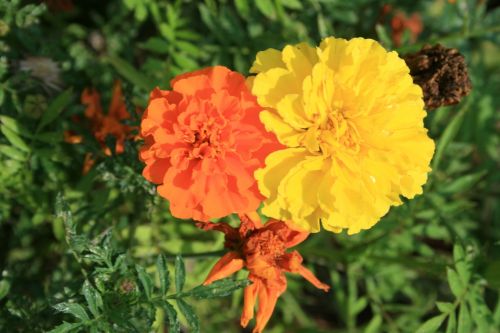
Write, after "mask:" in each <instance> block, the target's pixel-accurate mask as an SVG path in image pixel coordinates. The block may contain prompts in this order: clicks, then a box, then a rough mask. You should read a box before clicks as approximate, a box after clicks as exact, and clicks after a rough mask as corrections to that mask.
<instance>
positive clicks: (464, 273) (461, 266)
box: [453, 244, 472, 285]
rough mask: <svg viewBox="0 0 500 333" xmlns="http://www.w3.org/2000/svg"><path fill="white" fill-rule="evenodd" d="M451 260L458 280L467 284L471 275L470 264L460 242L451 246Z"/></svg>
mask: <svg viewBox="0 0 500 333" xmlns="http://www.w3.org/2000/svg"><path fill="white" fill-rule="evenodd" d="M453 260H454V261H455V268H456V270H457V272H458V276H459V277H460V280H461V281H462V283H463V284H464V285H468V284H469V280H470V277H471V275H472V264H471V263H470V262H469V261H467V258H466V256H465V251H464V248H463V247H462V246H461V245H460V244H455V245H454V246H453Z"/></svg>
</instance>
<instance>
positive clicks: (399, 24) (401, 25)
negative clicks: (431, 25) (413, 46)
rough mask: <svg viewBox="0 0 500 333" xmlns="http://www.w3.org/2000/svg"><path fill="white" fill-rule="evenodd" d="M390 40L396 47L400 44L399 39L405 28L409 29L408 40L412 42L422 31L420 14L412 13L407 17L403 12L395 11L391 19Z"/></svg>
mask: <svg viewBox="0 0 500 333" xmlns="http://www.w3.org/2000/svg"><path fill="white" fill-rule="evenodd" d="M391 28H392V41H393V43H394V45H395V46H396V47H399V46H401V39H402V37H403V34H404V32H405V31H406V30H409V31H410V41H411V42H412V43H413V42H415V41H416V40H417V37H418V36H419V35H420V34H421V33H422V30H423V25H422V18H421V17H420V14H418V13H413V14H412V15H411V16H410V17H407V16H406V14H405V13H403V12H400V11H397V12H396V14H395V15H394V16H393V17H392V20H391Z"/></svg>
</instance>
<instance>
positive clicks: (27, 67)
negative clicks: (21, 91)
mask: <svg viewBox="0 0 500 333" xmlns="http://www.w3.org/2000/svg"><path fill="white" fill-rule="evenodd" d="M20 69H21V70H22V71H26V72H29V73H30V74H31V76H33V77H34V78H36V79H38V80H40V81H41V82H42V83H43V84H44V85H45V86H46V87H47V88H50V89H54V90H59V89H60V87H61V84H62V82H61V77H60V75H61V70H60V68H59V66H58V65H57V63H56V62H55V61H54V60H52V59H50V58H46V57H27V58H26V59H24V60H21V61H20Z"/></svg>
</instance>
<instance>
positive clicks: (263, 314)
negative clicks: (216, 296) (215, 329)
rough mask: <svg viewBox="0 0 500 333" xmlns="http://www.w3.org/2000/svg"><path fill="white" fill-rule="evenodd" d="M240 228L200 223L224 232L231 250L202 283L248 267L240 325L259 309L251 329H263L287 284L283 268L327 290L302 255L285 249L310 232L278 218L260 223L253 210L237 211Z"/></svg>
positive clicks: (208, 228)
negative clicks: (246, 212)
mask: <svg viewBox="0 0 500 333" xmlns="http://www.w3.org/2000/svg"><path fill="white" fill-rule="evenodd" d="M240 219H241V224H240V226H239V228H233V227H231V226H229V225H228V224H226V223H199V224H198V226H199V227H200V228H202V229H204V230H212V229H213V230H218V231H221V232H223V233H224V234H225V240H226V242H225V244H224V246H225V247H226V248H228V249H230V250H231V251H230V252H228V253H227V254H225V255H224V256H223V257H222V258H221V259H220V260H219V261H218V262H217V263H216V264H215V266H214V267H213V268H212V270H211V271H210V273H209V274H208V277H207V278H206V280H205V282H204V283H203V284H205V285H207V284H210V283H212V282H214V281H216V280H219V279H223V278H226V277H228V276H230V275H232V274H233V273H235V272H237V271H239V270H241V269H243V268H245V267H246V268H247V269H248V271H249V275H248V279H249V280H251V281H252V284H251V285H250V286H248V287H246V288H245V291H244V304H243V313H242V315H241V326H243V327H246V326H247V325H248V322H249V321H250V320H251V319H252V318H253V316H254V307H255V305H256V302H257V299H258V302H259V303H258V309H257V316H256V325H255V328H254V330H253V332H254V333H258V332H262V330H263V329H264V327H265V326H266V324H267V322H268V321H269V319H270V318H271V315H272V313H273V311H274V307H275V306H276V301H277V300H278V298H279V297H280V295H281V294H283V293H284V292H285V290H286V287H287V281H286V277H285V272H290V273H298V274H300V275H302V276H303V277H304V278H305V279H306V280H308V281H309V282H311V283H312V284H313V285H314V286H315V287H316V288H319V289H322V290H324V291H328V290H329V289H330V287H329V286H328V285H326V284H324V283H321V282H320V281H319V280H318V279H317V278H316V277H315V276H314V274H313V273H312V272H311V271H310V270H308V269H307V268H306V267H304V266H303V265H302V256H301V255H300V254H299V253H298V252H297V251H293V252H286V250H287V249H288V248H290V247H293V246H295V245H297V244H299V243H301V242H303V241H304V240H305V239H306V238H307V236H308V235H309V233H307V232H300V231H296V230H293V229H290V227H289V226H288V225H287V224H286V223H284V222H282V221H278V220H273V219H272V220H270V221H268V222H267V223H266V224H265V225H262V223H261V222H260V218H259V216H258V215H257V214H256V213H251V214H247V215H240Z"/></svg>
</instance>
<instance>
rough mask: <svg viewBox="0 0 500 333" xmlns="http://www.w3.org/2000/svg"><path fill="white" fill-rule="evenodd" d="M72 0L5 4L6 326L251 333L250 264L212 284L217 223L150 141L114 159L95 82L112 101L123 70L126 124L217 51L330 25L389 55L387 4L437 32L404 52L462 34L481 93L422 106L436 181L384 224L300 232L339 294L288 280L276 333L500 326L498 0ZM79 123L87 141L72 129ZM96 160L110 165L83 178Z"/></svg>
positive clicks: (244, 54) (305, 250)
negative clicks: (94, 102) (176, 200)
mask: <svg viewBox="0 0 500 333" xmlns="http://www.w3.org/2000/svg"><path fill="white" fill-rule="evenodd" d="M73 3H74V8H73V9H72V10H70V11H69V12H65V11H60V10H59V11H57V10H56V9H54V8H52V7H50V6H47V5H45V4H42V3H41V1H20V0H0V331H1V332H30V333H31V332H48V331H51V332H149V331H154V332H165V331H169V332H176V331H179V330H182V331H189V332H200V331H201V332H208V333H211V332H242V329H241V328H240V325H239V320H238V318H239V316H240V315H241V308H242V297H243V292H242V290H241V289H242V288H243V287H245V286H246V285H248V283H249V282H248V281H247V280H246V279H245V278H246V274H245V273H244V272H242V273H240V275H239V276H238V277H237V280H232V279H230V280H222V281H218V282H215V283H213V284H211V285H209V286H202V285H200V284H201V283H202V282H203V280H204V279H205V278H206V276H207V274H208V272H209V270H210V269H211V267H212V266H213V264H214V263H215V262H216V260H217V259H218V258H219V257H220V256H221V255H222V254H223V251H221V250H222V249H223V243H224V241H223V239H222V237H221V235H212V234H209V233H205V232H202V231H200V230H198V229H196V228H195V227H194V225H193V222H192V221H182V220H178V219H175V218H173V217H172V216H171V214H170V212H169V209H168V204H167V203H166V201H165V200H163V199H162V198H160V197H158V196H157V195H156V193H155V189H154V186H153V185H152V184H150V183H148V182H147V181H146V180H145V179H144V178H143V177H142V175H141V172H142V168H143V164H142V163H141V162H140V161H139V160H138V158H137V155H138V149H139V147H140V144H141V143H140V142H139V141H133V140H130V141H128V142H127V143H126V144H125V151H124V153H123V154H119V155H116V154H111V156H108V155H106V154H104V153H103V150H102V148H103V147H102V146H101V144H100V143H99V142H97V140H96V139H95V137H94V136H93V134H92V130H91V124H89V123H88V122H87V121H86V119H85V116H84V108H85V107H84V106H83V105H81V102H80V94H81V92H82V91H83V90H84V89H85V88H90V87H92V88H95V89H96V91H98V92H99V93H100V95H101V106H102V109H103V112H104V113H106V112H107V111H108V105H109V104H110V101H111V98H112V86H113V82H114V81H115V80H117V79H120V80H121V81H122V86H123V94H124V98H125V102H126V105H127V110H128V112H129V113H130V114H131V115H132V117H131V119H128V120H127V121H126V123H127V124H128V125H130V126H138V124H139V119H140V114H137V113H136V106H139V107H142V108H144V107H145V106H146V103H147V100H148V93H149V91H150V90H151V89H152V88H153V87H155V86H159V87H160V88H162V89H168V88H169V81H170V80H171V79H172V78H173V77H174V76H176V75H178V74H180V73H184V72H186V71H191V70H196V69H199V68H202V67H205V66H210V65H215V64H219V65H225V66H228V67H230V68H232V69H234V70H238V71H240V72H242V73H243V74H248V70H249V68H250V66H251V63H252V61H253V59H254V57H255V54H256V53H257V52H258V51H261V50H264V49H267V48H269V47H273V48H281V47H283V46H284V45H286V44H290V43H296V42H300V41H307V42H309V43H311V44H317V43H318V42H319V41H320V40H321V38H323V37H326V36H329V35H335V36H337V37H343V38H351V37H355V36H362V37H368V38H376V39H378V40H379V41H380V42H381V43H382V44H383V45H384V46H385V47H387V48H388V49H393V48H394V40H393V29H392V27H391V18H392V15H394V12H391V13H389V14H386V15H387V16H386V17H384V16H383V15H382V13H381V12H382V7H383V5H384V4H388V5H391V6H392V8H393V9H394V11H397V10H400V11H403V12H405V13H406V14H408V15H411V14H412V13H413V12H416V13H419V15H420V17H421V19H422V24H423V32H422V34H421V35H420V36H419V37H418V38H417V40H416V41H415V42H414V43H413V42H412V41H411V38H410V36H409V34H408V32H407V33H406V34H404V35H403V43H402V46H401V47H399V48H398V49H397V51H398V52H400V53H406V52H410V51H414V50H418V49H419V48H420V47H421V46H422V45H423V44H425V43H437V42H439V43H442V44H444V45H445V46H447V47H456V48H458V49H459V50H460V52H461V53H462V54H463V55H464V56H465V58H466V61H467V63H468V65H469V73H470V76H471V79H472V84H473V91H472V93H471V95H470V96H468V97H466V98H465V99H464V100H463V101H462V102H461V103H460V104H458V105H456V106H452V107H448V108H440V109H437V110H434V111H431V112H429V114H428V117H427V118H426V119H425V123H426V127H427V128H429V134H430V136H431V137H432V138H433V139H434V140H435V141H436V153H435V156H434V159H433V161H432V165H431V166H432V172H431V173H430V175H429V180H428V183H427V184H426V186H425V188H424V191H423V194H421V195H419V196H417V197H416V198H414V199H412V200H408V201H405V203H404V204H403V205H401V206H399V207H394V208H392V209H391V211H390V212H389V213H388V214H387V216H385V217H384V218H383V219H382V221H380V222H379V223H378V224H377V225H376V226H375V227H374V228H372V229H370V230H369V231H364V232H362V233H360V234H358V235H354V236H347V235H345V234H339V235H333V234H329V233H328V234H327V233H319V234H314V235H311V236H310V238H309V239H308V240H307V241H306V242H305V243H303V244H301V246H300V247H299V248H298V250H299V251H300V253H301V254H302V256H303V257H304V259H305V264H306V265H307V266H308V267H310V268H311V269H314V271H315V273H316V275H317V276H318V277H319V278H320V279H321V280H322V281H325V282H327V283H328V284H330V285H331V286H332V289H333V291H332V292H331V293H328V294H324V293H322V292H318V291H316V290H314V289H313V288H311V287H309V286H307V285H306V284H305V283H304V282H303V281H302V280H301V279H300V278H298V277H296V276H293V275H290V276H288V289H287V292H286V293H284V294H283V296H282V297H281V298H280V299H279V301H278V303H277V307H276V310H275V313H274V315H273V317H272V319H271V321H270V323H269V326H268V328H269V332H292V333H293V332H309V333H318V332H348V333H354V332H363V333H379V332H390V333H397V332H401V333H405V332H411V333H413V332H446V333H456V332H466V333H470V332H478V333H483V332H484V333H496V332H499V327H500V279H499V276H500V244H499V240H500V205H498V184H499V181H500V175H499V173H498V165H499V163H500V151H499V149H498V147H499V146H500V136H499V135H498V131H499V127H498V124H499V123H500V114H499V113H498V109H499V106H500V103H499V98H500V97H499V95H498V91H499V90H500V83H499V71H498V68H499V65H500V63H499V58H498V52H499V47H498V45H499V43H500V40H499V38H500V37H499V36H500V34H499V33H498V32H500V27H499V25H498V22H500V20H499V18H500V10H499V8H498V6H496V7H495V4H494V3H493V2H492V1H490V2H487V1H475V0H457V1H456V3H451V1H446V0H435V1H407V2H401V1H392V0H389V1H381V0H380V1H379V0H377V1H372V0H352V1H337V0H336V1H334V0H332V1H326V0H304V1H297V0H269V1H267V0H266V1H250V0H235V1H228V0H206V1H187V0H175V1H152V0H148V1H142V0H112V1H98V0H88V1H87V0H86V1H73ZM66 131H71V132H72V133H74V134H78V135H80V136H81V137H82V138H83V140H82V142H81V143H80V144H77V145H73V144H69V143H67V142H65V141H64V133H65V132H66ZM134 133H136V132H134ZM109 139H111V138H109ZM106 144H107V146H108V147H109V148H113V149H114V144H113V140H108V142H107V143H106ZM113 149H112V150H113ZM89 154H90V155H91V156H92V157H93V159H94V160H95V164H94V167H93V168H92V169H91V171H90V172H88V173H87V174H85V175H84V174H82V168H83V164H84V161H85V159H86V157H87V156H88V155H89ZM63 198H64V200H63ZM54 207H56V209H54ZM230 220H231V218H230V217H229V218H228V221H230ZM179 254H182V257H180V256H178V255H179ZM182 258H183V259H182ZM228 296H229V297H228ZM200 299H201V300H202V301H200ZM220 309H223V311H221V310H220ZM250 325H252V323H251V324H250Z"/></svg>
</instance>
